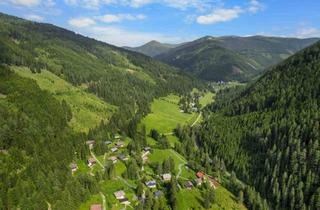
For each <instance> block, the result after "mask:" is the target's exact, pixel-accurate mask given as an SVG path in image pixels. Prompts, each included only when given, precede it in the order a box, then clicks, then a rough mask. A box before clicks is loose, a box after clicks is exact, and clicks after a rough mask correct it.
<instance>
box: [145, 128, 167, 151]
mask: <svg viewBox="0 0 320 210" xmlns="http://www.w3.org/2000/svg"><path fill="white" fill-rule="evenodd" d="M149 136H150V137H151V138H153V139H154V140H156V141H157V144H158V146H159V148H161V149H168V148H170V142H169V140H168V138H167V137H166V136H165V135H164V134H162V135H161V134H160V133H159V132H158V131H157V130H156V129H151V130H150V134H149Z"/></svg>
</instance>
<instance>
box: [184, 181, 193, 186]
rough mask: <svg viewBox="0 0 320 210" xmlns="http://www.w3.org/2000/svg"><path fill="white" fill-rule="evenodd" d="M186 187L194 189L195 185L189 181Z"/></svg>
mask: <svg viewBox="0 0 320 210" xmlns="http://www.w3.org/2000/svg"><path fill="white" fill-rule="evenodd" d="M185 186H186V187H193V184H192V182H191V181H187V182H186V183H185Z"/></svg>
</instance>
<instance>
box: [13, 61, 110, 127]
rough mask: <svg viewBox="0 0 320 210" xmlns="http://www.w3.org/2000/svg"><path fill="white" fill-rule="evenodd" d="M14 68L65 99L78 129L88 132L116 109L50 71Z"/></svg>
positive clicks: (58, 97)
mask: <svg viewBox="0 0 320 210" xmlns="http://www.w3.org/2000/svg"><path fill="white" fill-rule="evenodd" d="M12 68H13V69H14V70H15V72H16V73H18V74H19V75H20V76H23V77H27V78H31V79H34V80H35V81H36V82H37V84H38V85H39V86H40V88H41V89H44V90H47V91H49V92H50V93H52V94H53V95H54V96H55V97H56V98H57V99H58V100H60V101H62V100H65V101H66V102H67V103H68V104H69V106H70V107H71V110H72V114H73V117H72V120H71V122H70V126H71V127H72V128H73V129H74V130H76V131H81V132H88V130H89V129H90V128H93V127H96V126H97V125H99V123H100V122H101V120H108V119H109V117H110V116H111V115H112V113H113V112H114V111H115V110H116V107H115V106H112V105H110V104H107V103H106V102H104V101H103V100H101V99H100V98H98V97H97V96H96V95H94V94H91V93H88V92H87V91H86V90H85V89H84V88H80V87H74V86H73V85H71V84H70V83H68V82H66V81H65V80H63V79H61V78H60V77H58V76H56V75H55V74H53V73H51V72H49V71H46V70H43V71H42V72H41V73H37V74H33V73H32V72H31V71H30V70H29V69H27V68H21V67H12Z"/></svg>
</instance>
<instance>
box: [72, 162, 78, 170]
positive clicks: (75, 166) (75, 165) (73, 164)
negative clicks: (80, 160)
mask: <svg viewBox="0 0 320 210" xmlns="http://www.w3.org/2000/svg"><path fill="white" fill-rule="evenodd" d="M77 167H78V166H77V164H75V163H71V164H70V168H71V169H73V168H77Z"/></svg>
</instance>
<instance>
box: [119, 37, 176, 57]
mask: <svg viewBox="0 0 320 210" xmlns="http://www.w3.org/2000/svg"><path fill="white" fill-rule="evenodd" d="M177 46H179V45H178V44H176V45H175V44H164V43H160V42H157V41H151V42H148V43H146V44H144V45H142V46H140V47H123V48H125V49H127V50H131V51H134V52H139V53H142V54H145V55H148V56H150V57H154V56H157V55H160V54H162V53H165V52H168V51H169V50H170V49H172V48H175V47H177Z"/></svg>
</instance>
